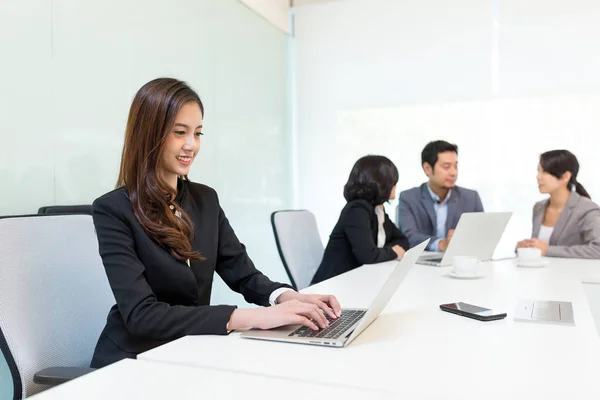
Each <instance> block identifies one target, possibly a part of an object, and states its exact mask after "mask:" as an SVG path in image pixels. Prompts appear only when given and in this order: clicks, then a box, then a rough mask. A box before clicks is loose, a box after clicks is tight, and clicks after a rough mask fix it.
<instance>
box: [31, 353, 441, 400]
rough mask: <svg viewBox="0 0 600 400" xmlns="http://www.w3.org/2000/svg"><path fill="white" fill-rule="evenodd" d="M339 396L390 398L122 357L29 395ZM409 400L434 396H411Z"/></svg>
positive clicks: (65, 398)
mask: <svg viewBox="0 0 600 400" xmlns="http://www.w3.org/2000/svg"><path fill="white" fill-rule="evenodd" d="M339 396H344V397H346V398H349V399H356V398H360V397H364V398H370V399H384V400H395V399H397V396H396V395H394V394H392V393H386V392H383V391H371V390H362V389H352V388H339V387H335V386H333V385H324V384H319V383H312V382H302V381H296V380H290V379H284V378H275V377H267V376H260V375H253V374H246V373H239V372H228V371H219V370H212V369H206V370H205V369H200V368H192V367H186V366H182V365H173V364H166V363H154V362H148V361H140V360H130V359H126V360H122V361H119V362H117V363H115V364H112V365H109V366H108V367H105V368H101V369H99V370H97V371H94V372H92V373H90V374H87V375H84V376H82V377H80V378H77V379H74V380H72V381H70V382H67V383H64V384H62V385H59V386H56V387H54V388H51V389H48V390H46V391H44V392H41V393H39V394H37V395H35V396H32V398H33V399H35V400H54V399H56V400H69V399H73V400H80V399H90V400H93V399H103V400H104V399H148V400H152V399H157V400H158V399H160V400H165V399H215V400H218V399H244V400H259V399H260V400H264V399H277V398H281V399H303V400H305V399H325V398H334V399H335V398H338V397H339ZM408 399H410V400H435V399H434V398H431V397H425V396H418V397H417V396H415V397H409V398H408Z"/></svg>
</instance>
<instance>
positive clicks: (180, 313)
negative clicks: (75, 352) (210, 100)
mask: <svg viewBox="0 0 600 400" xmlns="http://www.w3.org/2000/svg"><path fill="white" fill-rule="evenodd" d="M203 117H204V107H203V105H202V102H201V101H200V98H199V97H198V95H197V94H196V93H195V92H194V91H193V90H192V89H191V88H190V87H189V86H187V85H186V84H185V83H184V82H181V81H178V80H175V79H169V78H160V79H155V80H153V81H151V82H149V83H147V84H146V85H144V86H143V87H142V88H141V89H140V90H139V91H138V93H137V94H136V96H135V98H134V100H133V104H132V105H131V109H130V111H129V118H128V121H127V129H126V133H125V144H124V147H123V154H122V158H121V168H120V173H119V180H118V183H117V189H115V190H113V191H112V192H109V193H107V194H105V195H104V196H102V197H100V198H98V199H96V201H94V203H93V206H92V216H93V219H94V225H95V227H96V232H97V235H98V243H99V251H100V256H101V257H102V261H103V264H104V267H105V269H106V274H107V276H108V280H109V283H110V286H111V288H112V291H113V293H114V296H115V299H116V304H115V305H114V306H113V307H112V308H111V310H110V312H109V313H108V317H107V321H106V326H105V328H104V330H103V331H102V333H101V335H100V338H99V339H98V343H97V345H96V350H95V352H94V356H93V359H92V362H91V366H92V367H102V366H105V365H107V364H110V363H113V362H116V361H118V360H121V359H123V358H135V357H136V355H137V354H139V353H141V352H144V351H147V350H150V349H152V348H154V347H156V346H159V345H161V344H163V343H166V342H169V341H171V340H174V339H177V338H180V337H182V336H186V335H201V334H222V335H224V334H227V333H228V332H229V331H231V330H234V329H239V328H250V327H255V328H262V329H268V328H274V327H277V326H281V325H287V324H303V325H306V326H308V327H310V328H312V329H318V327H317V325H318V326H320V327H322V328H323V327H326V326H327V325H328V322H327V319H326V318H325V317H324V315H323V312H324V313H327V314H328V315H329V316H330V317H332V318H335V317H336V315H337V316H339V315H341V310H340V306H339V304H338V302H337V300H336V299H335V297H334V296H327V295H306V294H300V293H297V292H295V291H294V290H291V288H290V287H289V286H287V285H284V284H281V283H275V282H272V281H270V280H269V279H268V278H267V277H266V276H265V275H263V274H262V273H260V272H259V271H258V270H257V269H256V268H255V267H254V264H253V263H252V261H251V260H250V258H249V257H248V254H247V253H246V249H245V247H244V245H243V244H241V243H240V242H239V240H238V238H237V237H236V235H235V233H234V231H233V229H232V228H231V226H230V225H229V221H228V220H227V217H226V216H225V213H224V212H223V209H222V208H221V207H220V205H219V198H218V197H217V193H216V192H215V191H214V190H213V189H211V188H210V187H208V186H205V185H201V184H198V183H193V182H191V181H190V180H189V179H188V176H187V175H188V172H189V170H190V166H191V164H192V162H193V161H194V158H195V157H196V155H197V154H198V151H199V150H200V136H201V135H202V119H203ZM215 272H216V273H217V274H219V275H220V276H221V278H223V280H224V281H225V282H226V283H227V285H228V286H229V287H230V288H231V289H232V290H235V291H236V292H239V293H241V294H242V295H243V296H244V298H245V299H246V301H248V302H251V303H255V304H258V305H262V306H268V305H273V307H268V308H256V309H236V307H235V306H229V305H216V306H211V305H209V303H210V294H211V288H212V281H213V275H214V273H215Z"/></svg>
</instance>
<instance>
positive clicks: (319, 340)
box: [241, 239, 429, 347]
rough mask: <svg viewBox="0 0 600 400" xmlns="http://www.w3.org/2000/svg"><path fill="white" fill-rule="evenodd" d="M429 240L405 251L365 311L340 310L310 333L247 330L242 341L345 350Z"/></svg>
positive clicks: (285, 328) (297, 328)
mask: <svg viewBox="0 0 600 400" xmlns="http://www.w3.org/2000/svg"><path fill="white" fill-rule="evenodd" d="M427 243H429V239H427V240H426V241H424V242H423V243H421V244H419V245H417V246H415V247H413V248H412V249H410V250H408V251H407V252H406V253H405V254H404V257H402V259H401V260H399V261H397V262H396V266H395V268H394V271H393V272H392V273H391V274H390V277H389V278H388V280H387V281H386V282H385V284H384V285H383V286H382V288H381V289H380V290H379V293H378V294H377V296H376V297H375V299H374V300H373V302H372V303H371V306H370V307H369V308H368V309H366V310H365V309H342V316H341V317H339V318H337V319H330V318H329V317H328V318H327V319H328V320H329V326H328V327H327V328H325V329H320V330H318V331H313V330H312V329H310V328H307V327H305V326H301V325H288V326H282V327H280V328H275V329H269V330H259V329H251V330H249V331H246V332H244V333H242V335H241V336H242V337H243V338H250V339H262V340H272V341H278V342H291V343H303V344H314V345H319V346H333V347H346V346H348V345H349V344H350V343H351V342H352V341H353V340H354V339H355V338H356V337H357V336H358V335H360V334H361V332H362V331H364V330H365V329H366V328H367V327H368V326H369V325H370V324H371V323H372V322H373V321H374V320H375V319H376V318H377V317H379V314H381V311H383V309H384V308H385V306H386V305H387V304H388V302H389V301H390V299H391V298H392V296H393V295H394V293H395V292H396V290H397V289H398V287H399V286H400V284H401V283H402V281H403V280H404V278H405V277H406V275H408V272H409V271H410V269H411V268H412V267H413V266H414V265H415V262H416V261H417V259H418V258H419V256H421V254H422V253H423V250H425V247H426V246H427Z"/></svg>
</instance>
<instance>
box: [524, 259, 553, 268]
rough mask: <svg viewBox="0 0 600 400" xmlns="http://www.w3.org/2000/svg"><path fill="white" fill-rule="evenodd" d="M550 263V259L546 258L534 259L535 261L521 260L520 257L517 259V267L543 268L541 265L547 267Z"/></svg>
mask: <svg viewBox="0 0 600 400" xmlns="http://www.w3.org/2000/svg"><path fill="white" fill-rule="evenodd" d="M549 263H550V262H549V261H548V260H544V259H540V260H534V261H520V260H519V259H516V260H515V264H517V267H524V268H541V267H545V266H546V265H548V264H549Z"/></svg>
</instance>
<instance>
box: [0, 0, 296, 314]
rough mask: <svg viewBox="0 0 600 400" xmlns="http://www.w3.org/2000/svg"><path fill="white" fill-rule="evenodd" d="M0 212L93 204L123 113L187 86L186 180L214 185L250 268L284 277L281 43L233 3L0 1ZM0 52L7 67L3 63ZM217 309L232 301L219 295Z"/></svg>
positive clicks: (109, 181)
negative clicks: (192, 124) (279, 222)
mask: <svg viewBox="0 0 600 400" xmlns="http://www.w3.org/2000/svg"><path fill="white" fill-rule="evenodd" d="M0 7H2V8H1V9H0V10H1V11H2V12H0V34H1V35H2V37H14V38H16V40H10V41H9V40H5V41H2V42H1V43H0V52H1V53H2V54H3V60H12V61H11V62H3V63H2V66H1V67H0V68H1V72H2V74H0V106H1V107H2V110H3V112H2V113H1V114H0V125H1V126H2V127H3V128H2V129H1V130H0V142H1V143H2V146H0V183H1V184H2V186H3V187H5V188H9V189H8V190H5V192H4V194H3V200H2V202H0V215H5V214H22V213H35V212H37V209H38V208H39V207H40V206H45V205H52V204H78V203H82V204H89V203H91V202H92V201H93V200H94V199H95V198H96V197H98V196H99V195H101V194H103V193H105V192H107V191H109V190H111V189H112V188H113V187H114V185H115V182H116V179H117V174H118V167H119V160H120V156H121V148H122V143H123V133H124V129H125V122H126V119H127V113H128V110H129V105H130V104H131V100H132V99H133V96H134V94H135V92H136V91H137V89H139V87H140V86H141V85H142V84H143V83H145V82H147V81H148V80H150V79H153V78H156V77H159V76H172V77H176V78H179V79H182V80H185V81H187V82H188V83H190V85H191V86H192V87H193V88H194V89H196V90H197V92H198V93H199V94H200V97H201V98H202V100H203V102H204V104H205V109H206V115H205V120H204V127H205V132H206V135H205V136H204V137H203V139H202V150H201V152H200V154H199V156H198V159H197V163H196V164H195V165H194V166H193V168H192V171H191V174H190V175H191V178H192V180H195V181H198V182H201V183H206V184H208V185H211V186H213V187H214V188H215V189H216V190H217V191H218V193H219V195H220V198H221V202H222V204H223V208H224V209H225V211H226V212H227V215H228V216H229V219H230V221H231V224H232V225H233V227H234V228H235V229H236V231H237V233H238V235H239V237H240V239H241V240H242V242H244V243H245V244H246V245H247V247H248V251H249V253H250V255H251V257H252V258H253V259H254V261H255V263H256V264H257V267H259V268H260V269H261V270H263V271H264V272H265V273H267V274H268V275H269V276H271V277H272V278H273V279H280V280H284V281H285V280H287V278H286V275H285V273H284V270H283V267H282V265H281V262H280V260H279V256H278V254H277V250H276V247H275V243H274V240H273V233H272V231H271V227H270V220H269V217H270V213H271V212H272V211H274V210H276V209H281V208H288V207H289V196H290V188H289V183H288V182H289V179H288V175H289V167H288V161H287V157H286V155H287V153H288V149H287V145H288V139H287V132H288V128H289V122H288V114H289V112H288V111H289V109H288V105H289V100H288V97H287V87H288V81H287V64H286V62H287V48H288V40H289V37H288V36H287V35H285V34H284V33H283V32H282V31H280V30H279V29H277V28H276V27H274V26H273V25H271V24H270V23H269V22H267V21H266V20H264V19H263V18H262V17H260V16H259V15H256V14H255V13H254V12H252V11H251V10H249V9H248V8H247V7H246V6H244V5H243V4H240V3H239V2H238V1H236V0H219V1H213V0H174V1H169V2H164V1H161V0H151V1H145V2H144V3H143V5H140V2H139V1H136V0H122V1H108V2H106V1H92V2H77V1H71V0H53V1H50V0H45V1H43V0H39V1H30V2H21V1H16V0H15V1H12V0H11V1H8V2H2V3H1V5H0ZM5 56H6V58H4V57H5ZM214 294H215V299H216V300H215V301H217V302H230V303H231V302H234V303H235V302H239V301H241V300H240V299H241V298H240V297H238V296H237V295H231V294H230V291H229V289H225V288H223V287H222V286H220V287H217V288H216V289H215V291H214Z"/></svg>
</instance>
